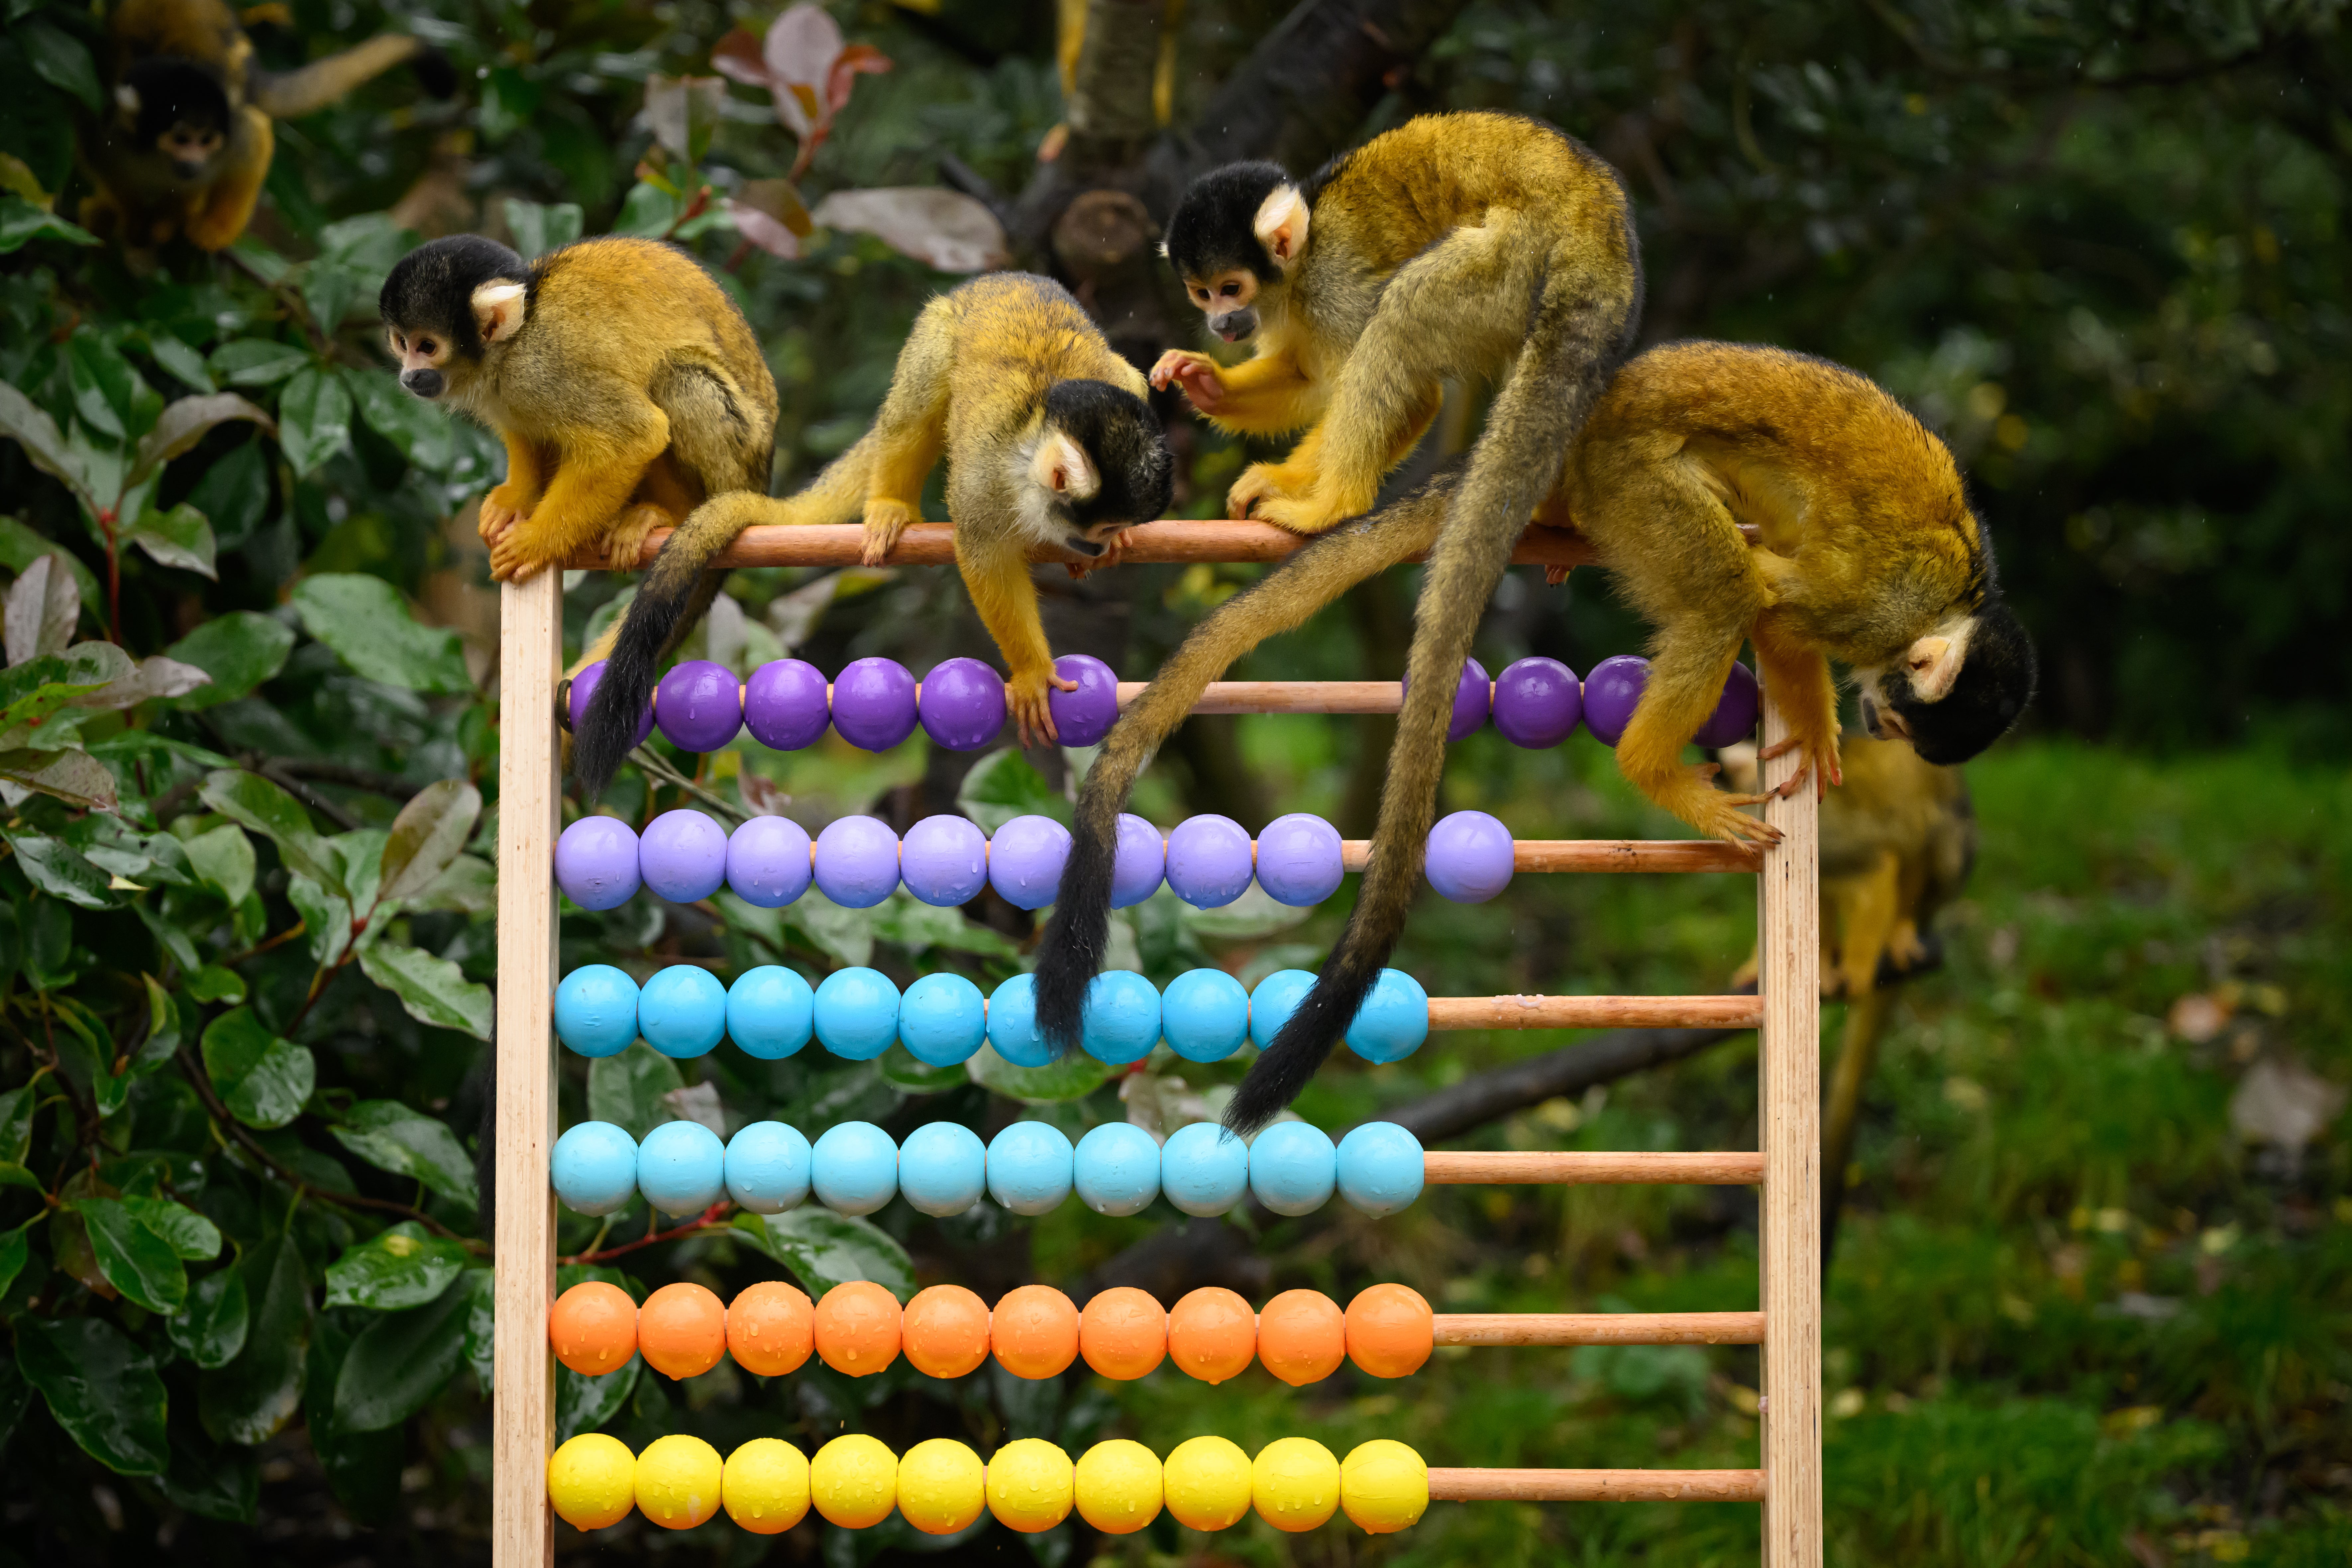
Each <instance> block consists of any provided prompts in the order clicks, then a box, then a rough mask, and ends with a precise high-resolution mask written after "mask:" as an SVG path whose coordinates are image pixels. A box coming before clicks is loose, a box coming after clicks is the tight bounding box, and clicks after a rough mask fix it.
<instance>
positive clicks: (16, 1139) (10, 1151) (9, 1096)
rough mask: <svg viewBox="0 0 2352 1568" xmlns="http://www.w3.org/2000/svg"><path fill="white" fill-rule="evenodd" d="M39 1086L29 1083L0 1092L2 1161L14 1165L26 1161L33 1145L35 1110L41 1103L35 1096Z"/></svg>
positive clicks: (0, 1154)
mask: <svg viewBox="0 0 2352 1568" xmlns="http://www.w3.org/2000/svg"><path fill="white" fill-rule="evenodd" d="M39 1088H40V1086H39V1085H38V1084H37V1083H28V1084H25V1085H23V1086H22V1087H20V1088H16V1089H10V1090H9V1091H8V1092H7V1093H5V1094H0V1161H5V1162H7V1163H10V1164H12V1165H21V1164H23V1163H25V1155H26V1152H28V1151H30V1150H31V1148H32V1147H33V1110H34V1108H35V1107H36V1106H37V1104H38V1103H39V1101H38V1100H36V1099H35V1098H34V1096H35V1095H36V1094H37V1091H38V1090H39Z"/></svg>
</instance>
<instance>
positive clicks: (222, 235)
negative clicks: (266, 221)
mask: <svg viewBox="0 0 2352 1568" xmlns="http://www.w3.org/2000/svg"><path fill="white" fill-rule="evenodd" d="M237 117H238V119H239V120H240V121H242V124H243V129H242V131H241V132H238V133H237V134H236V135H235V137H234V140H235V141H236V142H238V143H239V146H238V148H237V150H236V153H235V155H234V157H233V160H232V161H231V162H230V163H229V164H228V166H227V167H226V168H225V169H223V170H222V171H221V177H220V178H219V179H218V180H216V181H215V182H214V184H213V187H212V189H211V190H209V191H207V192H205V202H204V207H203V210H202V211H200V212H195V213H192V214H190V215H189V217H188V241H189V243H190V244H192V245H194V247H196V248H197V249H199V250H221V249H225V248H226V247H228V246H230V245H233V244H235V243H236V237H237V236H239V235H241V234H243V233H244V232H245V226H246V225H247V224H248V223H250V222H252V221H253V208H254V204H255V203H257V202H258V201H259V200H260V199H261V182H262V181H263V180H265V179H267V178H268V175H269V155H270V151H271V148H272V147H273V146H274V145H275V143H274V142H273V140H272V135H273V133H272V132H271V131H270V128H269V116H268V115H267V114H264V113H263V112H261V110H258V109H256V108H254V107H253V106H252V105H251V104H247V105H246V106H245V108H243V109H242V110H238V111H237ZM330 330H332V329H330Z"/></svg>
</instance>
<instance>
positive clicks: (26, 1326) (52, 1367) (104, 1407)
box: [16, 1315, 171, 1476]
mask: <svg viewBox="0 0 2352 1568" xmlns="http://www.w3.org/2000/svg"><path fill="white" fill-rule="evenodd" d="M16 1368H17V1370H18V1371H19V1372H21V1373H24V1374H25V1381H26V1383H29V1384H32V1385H33V1387H34V1388H35V1389H37V1390H38V1391H39V1393H40V1395H41V1397H42V1398H43V1399H44V1400H46V1401H47V1403H48V1406H49V1414H50V1415H52V1416H54V1417H55V1418H56V1419H57V1423H58V1426H61V1427H63V1428H65V1432H66V1435H67V1436H69V1437H71V1438H72V1439H73V1440H74V1441H75V1442H77V1443H79V1444H80V1445H81V1447H82V1451H83V1452H84V1453H86V1454H88V1455H89V1457H90V1458H93V1459H96V1460H97V1461H98V1462H99V1463H100V1464H101V1465H104V1466H105V1467H106V1468H109V1469H110V1470H114V1471H117V1472H119V1473H120V1474H122V1475H126V1476H152V1475H153V1474H155V1472H157V1471H158V1470H161V1469H162V1468H163V1467H164V1466H165V1465H166V1464H168V1463H170V1461H171V1451H170V1448H169V1446H168V1444H167V1442H166V1440H165V1437H164V1431H163V1417H164V1391H163V1379H162V1378H161V1377H159V1376H157V1375H156V1373H155V1363H154V1362H153V1361H152V1359H150V1358H149V1356H148V1354H147V1352H144V1351H142V1350H141V1349H140V1348H139V1347H138V1346H137V1345H135V1344H133V1343H132V1342H131V1340H130V1339H129V1338H128V1337H127V1336H126V1335H125V1334H124V1333H123V1331H121V1329H118V1328H116V1327H115V1326H114V1325H113V1324H112V1323H110V1322H108V1321H106V1320H105V1319H103V1318H64V1319H50V1318H37V1317H32V1316H29V1315H27V1316H25V1317H20V1318H18V1319H17V1320H16Z"/></svg>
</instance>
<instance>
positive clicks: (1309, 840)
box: [1257, 811, 1347, 910]
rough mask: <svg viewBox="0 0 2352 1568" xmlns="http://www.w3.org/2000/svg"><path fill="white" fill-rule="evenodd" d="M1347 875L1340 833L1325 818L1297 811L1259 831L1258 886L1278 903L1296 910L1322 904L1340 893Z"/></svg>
mask: <svg viewBox="0 0 2352 1568" xmlns="http://www.w3.org/2000/svg"><path fill="white" fill-rule="evenodd" d="M1346 875H1347V871H1346V868H1345V867H1344V866H1342V864H1341V862H1340V852H1339V829H1338V828H1336V827H1334V826H1331V825H1330V824H1329V823H1328V822H1326V821H1324V820H1323V819H1322V818H1321V817H1319V816H1307V814H1306V813H1305V812H1303V811H1294V812H1292V813H1291V814H1290V815H1289V816H1277V817H1276V818H1275V819H1274V820H1273V821H1272V822H1269V823H1267V824H1266V825H1265V827H1263V828H1262V829H1260V830H1259V832H1258V836H1257V885H1258V886H1259V887H1261V888H1264V889H1265V892H1266V897H1268V898H1270V899H1272V900H1274V901H1275V902H1276V903H1277V904H1287V905H1289V906H1290V907H1291V908H1292V909H1294V910H1297V909H1305V908H1306V907H1307V905H1309V904H1319V903H1321V902H1322V901H1323V900H1326V899H1328V898H1329V897H1330V896H1331V895H1332V894H1334V893H1336V892H1338V891H1339V879H1340V878H1342V877H1344V876H1346Z"/></svg>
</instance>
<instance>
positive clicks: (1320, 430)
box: [1225, 387, 1445, 535]
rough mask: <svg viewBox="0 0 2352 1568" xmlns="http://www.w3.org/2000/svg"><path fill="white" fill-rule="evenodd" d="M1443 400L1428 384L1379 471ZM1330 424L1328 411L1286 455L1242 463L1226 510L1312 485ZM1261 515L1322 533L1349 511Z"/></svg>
mask: <svg viewBox="0 0 2352 1568" xmlns="http://www.w3.org/2000/svg"><path fill="white" fill-rule="evenodd" d="M1444 401H1445V395H1444V391H1443V390H1442V389H1440V388H1437V387H1431V388H1429V389H1428V393H1427V395H1426V396H1424V397H1423V399H1422V400H1421V403H1420V405H1419V406H1418V407H1417V408H1416V409H1415V410H1414V411H1413V413H1412V416H1411V417H1410V418H1409V419H1408V421H1407V422H1406V424H1405V426H1404V428H1403V430H1402V432H1401V433H1400V434H1399V435H1398V437H1397V439H1396V444H1395V446H1394V447H1392V448H1391V451H1390V452H1389V455H1388V461H1387V464H1386V465H1385V466H1384V467H1383V468H1381V472H1382V473H1386V472H1387V471H1388V470H1389V469H1390V468H1395V467H1396V466H1397V465H1398V464H1399V463H1402V462H1403V461H1404V459H1405V456H1406V454H1408V453H1410V452H1411V451H1412V449H1413V447H1415V446H1416V445H1417V444H1418V443H1419V442H1420V440H1421V438H1422V437H1423V434H1425V433H1426V432H1427V431H1428V429H1429V426H1430V422H1431V421H1432V420H1433V419H1435V418H1436V417H1437V411H1438V409H1439V408H1440V407H1441V406H1443V405H1444ZM1330 426H1331V421H1330V419H1329V417H1328V416H1326V417H1325V418H1324V419H1323V420H1322V421H1321V422H1320V423H1318V425H1317V426H1315V428H1313V429H1312V430H1309V431H1308V432H1307V435H1306V437H1304V438H1303V439H1302V440H1300V442H1299V443H1298V445H1297V446H1296V447H1292V448H1291V452H1290V456H1289V457H1287V458H1284V459H1283V460H1282V461H1281V462H1279V463H1252V464H1251V465H1250V466H1249V467H1248V468H1244V469H1243V470H1242V476H1241V478H1239V479H1235V480H1234V488H1233V489H1230V490H1227V491H1226V492H1225V515H1226V516H1227V517H1231V518H1243V517H1247V516H1249V515H1250V511H1251V509H1252V508H1253V507H1255V506H1256V505H1257V504H1258V503H1259V502H1260V501H1264V500H1269V499H1271V498H1273V497H1276V496H1288V495H1303V494H1305V493H1306V492H1307V491H1308V490H1310V489H1314V487H1315V483H1316V480H1317V479H1318V476H1319V475H1320V474H1321V473H1322V471H1323V466H1324V461H1325V459H1324V444H1325V440H1326V432H1327V431H1328V430H1329V429H1330ZM1265 515H1266V521H1270V522H1273V523H1276V524H1277V525H1279V526H1281V527H1284V528H1287V529H1289V530H1290V531H1293V532H1295V533H1306V534H1310V535H1311V534H1316V533H1320V532H1322V531H1324V530H1325V529H1327V528H1329V527H1330V526H1331V525H1332V524H1333V523H1335V522H1339V521H1341V519H1342V518H1343V517H1346V516H1349V515H1352V514H1349V513H1342V512H1333V513H1331V514H1330V515H1329V516H1323V515H1320V514H1309V513H1306V512H1302V511H1299V510H1294V509H1289V508H1283V507H1268V508H1266V509H1265Z"/></svg>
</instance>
